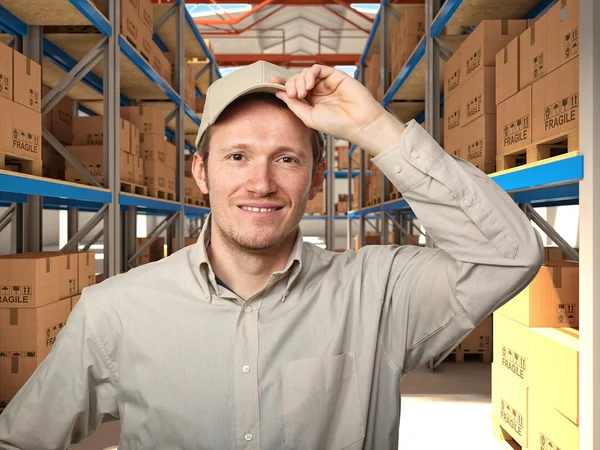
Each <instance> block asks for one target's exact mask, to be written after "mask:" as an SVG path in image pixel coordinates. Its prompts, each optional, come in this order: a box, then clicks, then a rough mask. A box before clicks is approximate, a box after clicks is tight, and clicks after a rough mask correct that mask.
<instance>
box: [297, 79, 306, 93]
mask: <svg viewBox="0 0 600 450" xmlns="http://www.w3.org/2000/svg"><path fill="white" fill-rule="evenodd" d="M296 91H297V92H298V98H304V97H306V83H305V80H304V77H303V76H302V75H300V76H298V77H296Z"/></svg>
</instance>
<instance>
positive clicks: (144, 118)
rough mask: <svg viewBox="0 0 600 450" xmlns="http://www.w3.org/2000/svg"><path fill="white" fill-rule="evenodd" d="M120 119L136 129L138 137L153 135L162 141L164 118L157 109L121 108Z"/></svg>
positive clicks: (146, 107)
mask: <svg viewBox="0 0 600 450" xmlns="http://www.w3.org/2000/svg"><path fill="white" fill-rule="evenodd" d="M121 117H122V118H123V119H126V120H128V121H129V122H131V123H132V124H134V125H135V126H136V127H138V129H139V131H140V136H141V135H143V134H155V135H158V136H161V137H162V138H163V139H164V136H165V117H164V116H163V115H162V114H161V112H160V111H159V110H158V109H156V108H153V107H151V106H123V107H121ZM140 139H141V138H140Z"/></svg>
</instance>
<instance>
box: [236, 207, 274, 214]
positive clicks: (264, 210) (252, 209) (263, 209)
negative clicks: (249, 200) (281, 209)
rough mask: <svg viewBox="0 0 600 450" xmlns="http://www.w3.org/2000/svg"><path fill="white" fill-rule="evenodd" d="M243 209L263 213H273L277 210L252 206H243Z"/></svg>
mask: <svg viewBox="0 0 600 450" xmlns="http://www.w3.org/2000/svg"><path fill="white" fill-rule="evenodd" d="M242 209H243V210H244V211H252V212H261V213H264V212H273V211H276V210H277V208H254V207H252V206H242Z"/></svg>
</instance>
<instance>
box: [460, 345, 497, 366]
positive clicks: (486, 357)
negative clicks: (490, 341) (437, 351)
mask: <svg viewBox="0 0 600 450" xmlns="http://www.w3.org/2000/svg"><path fill="white" fill-rule="evenodd" d="M450 355H452V356H453V357H454V362H455V363H456V364H463V363H464V362H465V358H467V359H478V360H480V361H481V362H484V363H490V362H492V349H489V350H480V351H469V350H464V349H462V348H455V349H454V351H452V353H450Z"/></svg>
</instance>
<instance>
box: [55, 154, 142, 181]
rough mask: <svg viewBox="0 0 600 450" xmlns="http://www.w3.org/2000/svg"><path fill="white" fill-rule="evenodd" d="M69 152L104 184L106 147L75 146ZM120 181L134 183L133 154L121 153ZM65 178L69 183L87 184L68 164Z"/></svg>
mask: <svg viewBox="0 0 600 450" xmlns="http://www.w3.org/2000/svg"><path fill="white" fill-rule="evenodd" d="M67 150H69V151H70V152H71V154H72V155H73V156H74V157H75V158H77V160H78V161H79V162H80V163H81V164H83V166H84V167H86V168H87V169H88V171H89V172H90V173H91V174H92V175H93V176H94V178H96V180H98V181H99V182H100V183H104V146H102V145H74V146H67ZM120 158H121V159H120V161H119V166H120V172H119V173H120V179H121V181H126V182H129V183H133V158H134V156H133V155H132V154H131V153H127V152H124V151H121V152H120ZM65 178H66V180H67V181H73V182H76V183H87V181H85V179H84V178H83V176H82V175H81V174H80V173H79V172H78V171H77V170H76V169H75V168H74V167H73V166H71V165H70V164H69V163H66V170H65Z"/></svg>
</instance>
